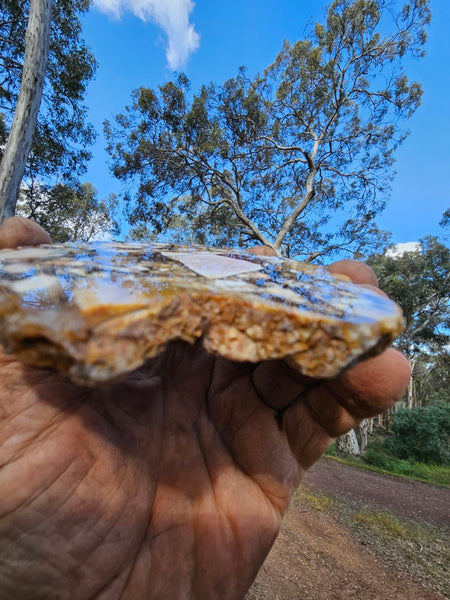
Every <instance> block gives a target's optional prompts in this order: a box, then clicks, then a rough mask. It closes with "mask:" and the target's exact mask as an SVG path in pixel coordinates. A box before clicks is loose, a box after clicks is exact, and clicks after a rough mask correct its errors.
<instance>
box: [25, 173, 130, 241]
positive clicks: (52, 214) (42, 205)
mask: <svg viewBox="0 0 450 600" xmlns="http://www.w3.org/2000/svg"><path fill="white" fill-rule="evenodd" d="M116 201H117V198H116V196H114V194H112V195H111V196H109V197H108V198H106V199H104V200H99V199H98V198H97V191H96V189H95V188H94V186H93V185H92V184H91V183H82V184H80V183H73V184H70V185H69V184H56V185H55V186H53V187H49V186H46V185H43V184H39V183H34V184H32V185H28V186H26V187H23V188H22V190H21V194H20V197H19V201H18V206H17V209H18V210H17V212H18V214H20V215H21V216H24V217H27V218H29V219H33V221H35V222H36V223H39V225H41V226H42V227H43V228H44V229H45V230H46V231H47V232H48V233H49V234H50V237H51V238H52V241H53V242H55V243H59V242H75V241H80V242H88V241H92V240H95V239H99V238H104V237H105V236H107V235H109V234H111V233H114V232H116V231H117V229H118V226H117V223H116V222H115V220H114V213H115V210H116Z"/></svg>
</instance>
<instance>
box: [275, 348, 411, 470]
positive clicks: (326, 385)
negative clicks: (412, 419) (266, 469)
mask: <svg viewBox="0 0 450 600" xmlns="http://www.w3.org/2000/svg"><path fill="white" fill-rule="evenodd" d="M409 377H410V367H409V364H408V361H407V360H406V358H405V357H404V356H403V355H402V354H401V353H400V352H398V351H397V350H394V349H392V348H390V349H388V350H385V351H384V352H383V353H382V354H380V355H379V356H377V357H375V358H371V359H368V360H366V361H364V362H363V363H360V364H358V365H356V366H355V367H354V368H353V369H351V370H349V371H347V372H345V373H343V374H341V375H340V376H339V377H336V378H335V379H331V380H329V381H322V382H319V383H317V384H316V385H314V386H310V387H308V388H307V389H306V390H305V392H304V393H303V395H302V397H301V398H300V399H299V400H298V401H297V402H295V403H294V404H293V405H292V406H290V407H288V408H287V409H286V411H285V413H284V415H283V427H284V429H285V431H286V434H287V436H288V441H289V445H290V447H291V449H292V451H293V453H294V454H295V456H296V457H297V460H298V461H299V462H300V464H301V465H302V466H303V468H305V469H307V468H309V467H310V466H311V465H312V464H314V462H315V461H316V460H318V458H320V456H321V455H322V453H323V452H324V451H325V450H326V448H327V447H328V446H329V445H330V443H331V441H332V439H333V438H335V437H338V436H340V435H343V434H344V433H347V432H348V431H350V429H353V428H354V427H356V425H358V424H359V423H360V422H361V420H362V419H364V418H367V417H373V416H375V415H376V414H379V413H381V412H383V411H384V410H386V409H387V408H389V407H390V406H392V405H393V404H394V403H395V402H396V401H397V400H399V399H400V398H401V397H402V395H403V393H404V392H405V390H406V388H407V385H408V382H409Z"/></svg>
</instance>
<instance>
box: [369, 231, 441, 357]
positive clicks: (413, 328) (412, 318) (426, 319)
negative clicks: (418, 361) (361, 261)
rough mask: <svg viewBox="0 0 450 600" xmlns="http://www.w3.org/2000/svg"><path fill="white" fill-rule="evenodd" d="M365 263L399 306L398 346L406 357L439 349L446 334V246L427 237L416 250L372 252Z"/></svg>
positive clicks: (433, 238) (382, 287)
mask: <svg viewBox="0 0 450 600" xmlns="http://www.w3.org/2000/svg"><path fill="white" fill-rule="evenodd" d="M368 262H369V264H370V265H371V266H372V268H373V269H374V271H375V273H376V274H377V277H378V281H379V283H380V287H381V289H383V290H384V291H385V292H386V293H387V294H388V295H389V296H390V297H391V298H392V299H393V300H395V301H396V302H397V303H398V304H400V306H401V307H402V309H403V313H404V316H405V321H406V325H405V328H404V330H403V332H402V333H401V335H400V336H399V338H398V339H397V341H396V344H397V346H398V347H399V349H400V350H401V351H402V352H403V353H405V354H406V356H408V357H410V358H412V357H413V356H416V355H418V354H420V353H423V352H428V353H430V354H431V353H433V352H435V351H436V350H438V351H441V350H442V349H443V348H444V346H445V345H446V344H447V343H448V340H449V333H450V249H449V248H448V247H447V246H445V245H444V244H442V243H440V242H439V241H438V240H437V239H436V238H435V237H431V236H430V237H427V238H425V239H423V240H421V241H420V250H417V251H415V252H404V253H402V254H400V255H398V256H396V255H395V254H394V255H392V254H387V255H374V256H372V257H371V258H370V259H369V261H368Z"/></svg>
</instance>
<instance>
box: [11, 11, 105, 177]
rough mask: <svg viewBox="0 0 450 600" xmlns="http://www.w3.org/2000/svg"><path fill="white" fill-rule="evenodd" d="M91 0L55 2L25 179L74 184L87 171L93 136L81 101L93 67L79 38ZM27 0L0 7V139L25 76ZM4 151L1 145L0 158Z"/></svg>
mask: <svg viewBox="0 0 450 600" xmlns="http://www.w3.org/2000/svg"><path fill="white" fill-rule="evenodd" d="M89 4H90V2H89V0H54V1H53V2H52V22H51V30H50V41H49V54H48V61H47V69H46V78H45V82H44V88H43V96H42V103H41V108H40V112H39V116H38V121H37V124H36V128H35V131H34V136H33V140H32V145H31V152H30V154H29V156H28V161H27V165H26V169H25V177H26V178H30V177H32V178H34V179H36V178H40V179H41V181H47V182H48V181H49V180H50V179H51V178H53V179H58V180H63V179H67V180H69V181H70V180H72V181H73V180H75V179H76V177H77V176H79V175H81V174H82V173H83V172H84V170H85V164H86V161H87V159H88V158H89V152H88V151H87V147H88V146H89V144H91V143H92V142H93V139H94V132H93V129H92V127H91V126H90V125H89V124H87V123H86V107H85V106H84V104H83V98H84V94H85V91H86V86H87V83H88V82H89V81H90V79H91V78H92V76H93V74H94V71H95V68H96V62H95V59H94V57H93V55H92V54H91V53H90V51H89V50H88V48H87V47H86V45H85V43H84V41H83V39H82V36H81V33H82V28H81V22H80V17H81V15H82V14H83V13H84V12H86V11H87V10H88V8H89ZM29 7H30V3H29V0H4V1H3V2H2V3H1V4H0V136H1V137H2V140H5V138H6V135H7V133H8V132H9V130H10V128H11V123H12V117H13V114H14V110H15V107H16V104H17V100H18V94H19V88H20V81H21V76H22V71H23V62H24V50H25V32H26V29H27V18H28V14H29ZM2 151H3V144H2V146H1V150H0V153H1V152H2Z"/></svg>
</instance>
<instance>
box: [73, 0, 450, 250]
mask: <svg viewBox="0 0 450 600" xmlns="http://www.w3.org/2000/svg"><path fill="white" fill-rule="evenodd" d="M325 5H326V2H322V1H316V2H314V3H313V2H301V0H281V2H280V0H228V1H227V2H218V3H216V2H212V1H211V0H197V2H196V3H195V4H194V3H193V2H191V0H95V3H94V7H93V8H92V9H91V11H90V12H89V14H88V15H87V16H86V18H85V20H84V36H85V39H86V41H87V43H88V45H89V46H90V48H91V49H92V51H93V52H94V54H95V56H96V58H97V61H98V63H99V68H98V71H97V74H96V77H95V80H94V81H92V82H91V84H90V86H89V90H88V94H87V98H86V102H87V105H88V106H89V118H90V120H91V122H92V123H93V124H94V126H95V127H96V129H97V131H98V134H99V138H98V141H97V143H96V145H95V147H94V149H93V153H94V158H93V160H92V161H91V163H90V165H89V169H88V173H87V175H86V180H89V181H91V182H92V183H93V184H94V185H95V187H96V188H97V190H98V192H99V196H100V197H104V196H106V195H107V194H109V193H110V192H116V193H119V192H120V190H121V188H120V184H119V183H118V182H117V181H116V180H115V179H114V178H113V177H112V175H111V174H110V172H109V169H108V155H107V154H106V152H105V150H104V146H105V141H104V138H103V133H102V123H103V121H104V120H105V119H110V120H111V119H113V118H114V116H115V115H116V114H117V113H119V112H122V111H123V109H124V107H125V105H127V104H129V103H130V97H131V92H132V90H133V89H136V88H138V87H140V86H142V85H144V86H147V87H157V86H158V85H160V84H163V83H164V82H166V81H168V80H169V79H170V78H171V77H172V74H173V71H174V69H178V70H181V71H183V72H185V73H186V74H187V76H188V77H189V79H190V80H191V82H192V87H193V90H194V91H196V90H197V89H199V87H200V86H201V85H202V84H204V83H208V82H210V81H215V82H219V83H220V82H222V81H224V80H226V79H227V78H229V77H232V76H234V75H236V73H237V69H238V68H239V66H241V65H245V66H246V67H247V68H248V71H249V74H250V75H254V74H256V73H257V72H260V71H262V70H263V69H264V68H265V67H266V66H267V65H268V64H270V63H271V62H272V61H273V59H274V58H275V56H276V54H277V53H278V51H279V50H280V48H281V46H282V43H283V40H285V39H287V40H290V41H294V40H296V39H300V38H302V37H304V36H303V34H304V31H305V27H306V26H307V25H308V23H311V22H316V21H321V20H323V10H324V6H325ZM431 9H432V13H433V20H432V24H431V27H430V31H429V40H428V44H427V56H426V57H425V59H423V60H421V61H411V62H410V63H409V64H408V75H409V76H410V78H412V79H415V80H416V81H419V82H420V83H421V84H422V86H423V88H424V92H425V94H424V98H423V102H422V106H421V107H420V108H419V109H418V111H417V112H416V113H415V115H414V116H413V117H412V118H411V119H410V120H409V122H408V123H407V127H408V129H409V130H410V131H411V134H410V136H409V137H408V139H407V140H406V142H405V143H404V144H403V146H402V147H401V148H400V149H399V151H398V153H397V163H396V171H397V176H396V178H395V181H394V185H393V190H392V195H391V199H390V201H389V203H388V207H387V209H386V211H385V212H384V213H383V215H382V216H381V217H380V219H379V224H380V225H381V226H382V227H383V228H385V229H388V230H390V231H392V232H393V241H394V242H396V243H399V242H408V241H415V240H418V239H419V238H420V237H423V236H424V235H428V234H437V233H439V232H441V230H440V228H439V226H438V222H439V220H440V218H441V216H442V213H443V212H444V211H445V210H446V209H447V208H449V207H450V191H449V190H450V182H449V177H450V143H449V140H450V117H449V94H450V44H449V40H448V24H449V23H450V2H449V0H431Z"/></svg>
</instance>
